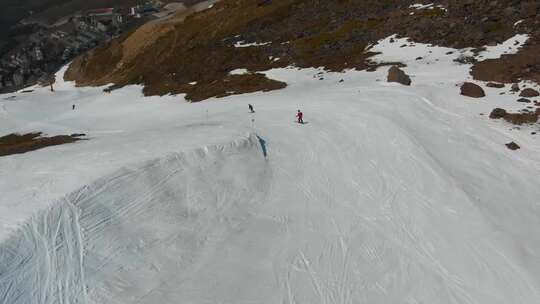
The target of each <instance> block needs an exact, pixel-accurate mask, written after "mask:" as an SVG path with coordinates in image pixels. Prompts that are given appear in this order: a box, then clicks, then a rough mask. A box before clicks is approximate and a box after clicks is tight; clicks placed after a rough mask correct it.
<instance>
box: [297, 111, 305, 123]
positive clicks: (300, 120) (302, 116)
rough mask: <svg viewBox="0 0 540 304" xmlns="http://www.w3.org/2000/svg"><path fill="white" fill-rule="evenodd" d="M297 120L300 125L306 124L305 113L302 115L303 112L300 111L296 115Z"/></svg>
mask: <svg viewBox="0 0 540 304" xmlns="http://www.w3.org/2000/svg"><path fill="white" fill-rule="evenodd" d="M296 118H298V123H300V124H303V123H304V113H302V111H300V110H298V113H296Z"/></svg>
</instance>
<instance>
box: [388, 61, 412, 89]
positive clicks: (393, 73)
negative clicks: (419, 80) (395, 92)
mask: <svg viewBox="0 0 540 304" xmlns="http://www.w3.org/2000/svg"><path fill="white" fill-rule="evenodd" d="M387 81H388V82H397V83H401V84H402V85H406V86H409V85H411V78H410V77H409V75H407V74H405V72H403V70H401V69H400V68H398V67H397V66H392V67H391V68H390V70H388V80H387Z"/></svg>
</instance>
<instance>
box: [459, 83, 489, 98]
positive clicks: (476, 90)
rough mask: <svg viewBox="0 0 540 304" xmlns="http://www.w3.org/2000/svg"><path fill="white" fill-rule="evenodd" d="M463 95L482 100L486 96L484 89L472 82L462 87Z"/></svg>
mask: <svg viewBox="0 0 540 304" xmlns="http://www.w3.org/2000/svg"><path fill="white" fill-rule="evenodd" d="M461 95H464V96H468V97H472V98H480V97H484V96H486V93H485V92H484V89H482V88H481V87H480V86H479V85H476V84H474V83H472V82H465V83H464V84H463V85H462V86H461Z"/></svg>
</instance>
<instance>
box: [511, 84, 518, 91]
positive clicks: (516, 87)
mask: <svg viewBox="0 0 540 304" xmlns="http://www.w3.org/2000/svg"><path fill="white" fill-rule="evenodd" d="M510 90H511V91H512V92H519V90H520V89H519V84H517V83H514V84H513V85H512V88H511V89H510Z"/></svg>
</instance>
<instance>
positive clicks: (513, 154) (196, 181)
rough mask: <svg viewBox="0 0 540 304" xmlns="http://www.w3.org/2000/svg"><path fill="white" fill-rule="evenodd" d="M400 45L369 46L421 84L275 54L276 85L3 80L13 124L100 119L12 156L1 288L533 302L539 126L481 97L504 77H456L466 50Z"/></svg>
mask: <svg viewBox="0 0 540 304" xmlns="http://www.w3.org/2000/svg"><path fill="white" fill-rule="evenodd" d="M400 45H402V41H398V42H395V43H393V44H392V43H390V40H389V39H386V40H384V41H381V42H380V44H378V45H376V46H374V47H373V50H374V51H382V52H383V53H382V54H381V55H379V56H378V57H376V58H375V59H376V60H378V61H396V60H400V61H403V62H405V63H406V64H407V65H408V66H407V68H405V71H406V72H408V73H409V74H411V75H413V76H414V77H413V85H412V86H411V87H405V86H400V85H396V84H388V83H386V82H385V79H386V71H387V68H380V69H379V70H378V71H377V72H373V73H368V72H355V71H349V72H346V73H324V72H323V73H322V74H320V75H322V77H323V78H324V80H319V78H320V76H319V74H318V73H320V72H321V71H318V70H314V69H305V70H297V69H292V68H291V69H280V70H272V71H268V73H267V74H268V76H269V77H270V78H274V79H277V80H281V81H285V82H287V83H288V84H289V86H288V87H287V88H286V89H284V90H281V91H274V92H270V93H255V94H248V95H241V96H231V97H227V98H224V99H219V100H213V101H210V102H203V103H200V104H186V103H183V102H181V101H180V98H179V97H178V96H177V97H171V96H169V97H164V98H143V97H142V96H141V94H140V88H137V87H129V88H125V89H122V90H118V91H114V92H113V93H111V94H106V93H102V92H101V90H100V89H95V88H73V87H72V85H71V84H69V83H62V84H60V85H59V86H58V88H57V92H55V93H50V92H47V90H46V89H39V88H38V89H36V91H35V92H33V93H27V94H22V93H20V94H16V96H17V97H16V98H15V99H11V100H4V99H3V98H4V96H2V97H0V100H1V102H2V104H1V106H2V108H3V111H2V112H1V114H0V115H2V120H1V122H0V128H1V130H2V133H9V132H12V131H31V130H38V131H45V132H46V133H48V134H51V135H52V134H66V133H72V132H85V133H88V134H89V138H90V140H88V141H84V142H78V143H75V144H71V145H64V146H58V147H50V148H47V149H43V150H39V151H35V152H31V153H27V154H22V155H14V156H8V157H2V158H0V171H1V172H0V174H1V175H2V179H1V180H0V192H1V193H2V194H3V195H2V196H1V197H0V224H1V225H2V229H1V232H0V238H1V239H2V244H1V245H0V299H1V300H2V301H1V302H2V303H482V304H483V303H486V304H488V303H489V304H492V303H538V302H539V301H540V260H539V259H538V252H540V237H538V236H536V235H535V233H534V231H537V230H538V229H539V228H540V210H539V206H538V203H539V198H540V187H538V182H537V177H538V176H539V174H540V154H539V153H538V152H539V151H540V144H539V142H538V139H537V138H535V137H533V136H530V135H529V132H528V131H529V129H528V128H533V127H526V128H524V129H522V130H511V128H510V127H509V126H507V125H505V124H504V123H503V122H501V121H490V120H488V119H487V118H486V117H485V116H480V115H479V114H480V113H489V111H490V110H491V109H492V108H494V107H496V106H499V105H505V107H506V108H509V109H510V108H511V107H510V104H512V103H513V101H512V99H509V98H508V97H505V96H501V95H499V94H498V93H499V91H501V90H502V89H489V90H487V93H488V97H489V98H486V99H482V100H473V99H469V98H466V97H462V96H460V95H459V87H458V86H457V85H459V83H461V82H462V81H464V80H466V79H467V78H468V66H466V65H458V64H457V63H454V62H453V59H455V58H456V57H457V56H459V52H458V51H456V50H450V49H444V48H437V47H429V46H426V45H417V44H412V43H411V46H410V47H408V48H407V49H406V50H407V52H404V51H403V48H400V47H399V46H400ZM430 51H431V53H430ZM448 51H454V52H455V53H454V54H451V55H447V53H448ZM464 52H466V50H465V51H464ZM487 52H488V53H487V54H484V55H485V56H491V57H493V56H494V55H490V54H489V50H488V51H487ZM418 56H424V59H423V60H416V58H417V57H418ZM315 76H316V77H315ZM341 79H343V82H340V80H341ZM5 97H7V96H5ZM73 103H75V104H76V105H77V109H76V110H75V111H71V104H73ZM247 103H251V104H253V105H254V106H255V110H256V111H257V112H256V113H255V114H249V113H248V111H247ZM299 108H300V109H302V110H303V111H304V113H305V115H306V117H305V120H306V121H307V122H308V123H307V124H306V125H298V124H295V123H293V120H294V114H295V112H296V110H297V109H299ZM261 139H262V140H263V141H264V143H265V144H266V148H267V151H268V157H267V158H266V159H265V158H264V157H263V153H262V149H261V148H262V147H261ZM512 140H515V141H516V142H519V143H520V145H522V149H521V150H519V151H510V150H507V149H506V148H505V147H504V144H505V143H507V142H509V141H512ZM21 223H24V224H21Z"/></svg>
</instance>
